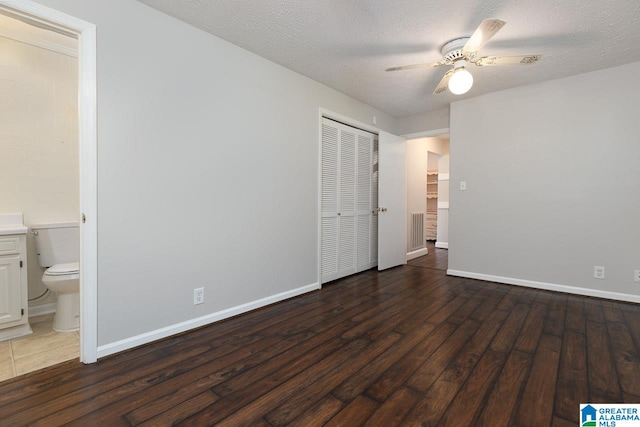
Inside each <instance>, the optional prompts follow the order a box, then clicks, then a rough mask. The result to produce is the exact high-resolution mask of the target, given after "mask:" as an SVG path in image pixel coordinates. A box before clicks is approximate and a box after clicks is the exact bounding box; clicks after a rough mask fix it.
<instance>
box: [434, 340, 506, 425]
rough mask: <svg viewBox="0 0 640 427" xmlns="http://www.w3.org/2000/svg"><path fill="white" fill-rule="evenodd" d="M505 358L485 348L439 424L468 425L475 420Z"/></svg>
mask: <svg viewBox="0 0 640 427" xmlns="http://www.w3.org/2000/svg"><path fill="white" fill-rule="evenodd" d="M505 359H506V355H505V354H503V353H498V352H496V351H493V350H487V352H486V353H485V354H484V356H482V359H480V361H479V362H478V365H477V366H476V369H474V370H473V372H472V373H471V375H470V376H469V378H468V379H467V381H466V382H465V385H464V388H463V389H462V390H460V391H459V392H458V394H457V395H456V398H455V400H454V401H453V402H452V403H451V405H450V406H449V408H447V412H446V413H445V414H444V417H442V419H441V420H440V424H441V425H452V426H453V425H455V426H470V425H473V424H474V423H475V422H476V420H477V418H478V415H479V412H480V410H481V405H482V402H483V401H484V399H485V396H486V395H487V394H488V393H489V392H490V390H491V385H492V383H493V382H494V381H495V379H496V378H497V376H498V374H499V373H500V370H501V369H502V365H503V363H504V361H505Z"/></svg>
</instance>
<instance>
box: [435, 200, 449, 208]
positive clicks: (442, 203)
mask: <svg viewBox="0 0 640 427" xmlns="http://www.w3.org/2000/svg"><path fill="white" fill-rule="evenodd" d="M438 209H449V202H438Z"/></svg>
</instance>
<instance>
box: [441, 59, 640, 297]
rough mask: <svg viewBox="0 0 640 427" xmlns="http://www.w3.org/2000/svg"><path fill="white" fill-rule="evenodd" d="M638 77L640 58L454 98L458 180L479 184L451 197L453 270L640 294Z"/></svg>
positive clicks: (453, 175)
mask: <svg viewBox="0 0 640 427" xmlns="http://www.w3.org/2000/svg"><path fill="white" fill-rule="evenodd" d="M638 73H640V63H638V62H636V63H633V64H629V65H625V66H621V67H616V68H611V69H607V70H601V71H596V72H592V73H588V74H583V75H580V76H575V77H570V78H565V79H561V80H555V81H549V82H545V83H541V84H536V85H531V86H526V87H520V88H515V89H510V90H505V91H501V92H496V93H492V94H487V95H483V96H480V97H477V98H472V99H468V100H464V101H460V102H455V103H453V104H452V105H451V179H452V183H451V185H452V189H454V188H457V186H458V183H459V181H461V180H465V181H467V188H468V189H467V191H459V190H457V189H455V190H452V192H451V212H450V221H451V229H450V236H449V237H450V244H451V245H450V251H449V252H450V253H449V268H450V270H452V271H457V272H458V273H460V272H462V274H467V275H468V274H469V273H471V274H472V275H476V276H477V275H485V276H489V277H491V278H497V279H501V280H503V281H507V282H508V281H509V280H511V281H512V282H518V281H519V282H520V283H521V284H529V285H535V286H546V285H560V287H556V289H564V290H569V291H571V290H573V291H576V292H582V293H586V294H591V295H602V296H610V297H618V298H622V299H630V300H635V301H640V297H639V296H640V284H638V283H634V282H633V270H634V269H640V221H639V220H638V218H640V216H639V212H640V191H639V183H640V167H638V159H640V143H639V139H638V135H640V120H638V111H639V108H638V99H640V84H638V81H637V79H634V78H631V79H630V78H629V77H630V76H631V77H633V76H636V75H638ZM594 265H599V266H605V267H606V279H604V280H598V279H594V278H593V267H594ZM563 287H573V288H563ZM576 288H580V289H576Z"/></svg>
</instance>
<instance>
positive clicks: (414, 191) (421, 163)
mask: <svg viewBox="0 0 640 427" xmlns="http://www.w3.org/2000/svg"><path fill="white" fill-rule="evenodd" d="M407 207H408V212H407V214H408V224H409V225H408V227H407V236H408V239H407V241H408V242H409V245H407V258H408V259H409V260H413V259H415V258H419V257H423V256H425V255H430V254H431V253H434V252H436V251H441V250H446V249H448V247H449V242H448V235H449V233H448V231H449V130H448V129H440V130H437V131H434V132H425V133H422V134H414V135H410V138H408V140H407ZM417 230H419V231H420V233H417ZM416 236H417V237H416ZM440 258H441V259H444V260H445V261H446V257H440ZM440 264H442V262H440Z"/></svg>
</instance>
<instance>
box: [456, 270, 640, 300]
mask: <svg viewBox="0 0 640 427" xmlns="http://www.w3.org/2000/svg"><path fill="white" fill-rule="evenodd" d="M447 274H448V275H449V276H458V277H466V278H469V279H479V280H486V281H489V282H497V283H504V284H507V285H517V286H525V287H527V288H535V289H545V290H547V291H556V292H565V293H568V294H575V295H582V296H588V297H597V298H606V299H612V300H617V301H625V302H635V303H640V296H639V295H631V294H622V293H619V292H609V291H601V290H598V289H589V288H580V287H578V286H567V285H557V284H555V283H545V282H535V281H533V280H523V279H514V278H512V277H502V276H492V275H490V274H482V273H472V272H469V271H459V270H447Z"/></svg>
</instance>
